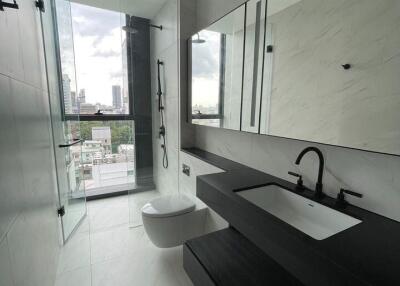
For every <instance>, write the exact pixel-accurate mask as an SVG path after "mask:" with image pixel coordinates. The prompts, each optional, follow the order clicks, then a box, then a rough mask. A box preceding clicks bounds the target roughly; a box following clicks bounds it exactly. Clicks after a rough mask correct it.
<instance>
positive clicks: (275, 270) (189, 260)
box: [183, 228, 302, 286]
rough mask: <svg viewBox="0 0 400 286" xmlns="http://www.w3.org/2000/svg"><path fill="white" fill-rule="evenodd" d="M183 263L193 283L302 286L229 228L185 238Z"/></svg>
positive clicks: (230, 285)
mask: <svg viewBox="0 0 400 286" xmlns="http://www.w3.org/2000/svg"><path fill="white" fill-rule="evenodd" d="M183 266H184V269H185V271H186V273H187V274H188V276H189V277H190V278H191V279H192V282H193V283H194V285H199V286H204V285H205V286H208V285H218V286H225V285H226V286H235V285H237V286H243V285H246V286H252V285H254V286H255V285H268V286H282V285H285V286H294V285H296V286H297V285H302V283H300V282H299V281H298V280H297V279H296V278H295V277H293V276H292V275H291V274H290V273H288V272H287V271H286V270H285V269H283V268H282V267H281V266H280V265H279V264H277V263H276V262H275V261H274V260H272V259H271V258H270V257H269V256H268V255H266V254H265V253H264V252H263V251H262V250H261V249H259V248H258V247H257V246H255V245H254V244H253V243H251V242H250V241H249V240H248V239H247V238H246V237H244V236H243V235H242V234H240V233H239V232H238V231H236V230H235V229H233V228H226V229H223V230H220V231H216V232H213V233H210V234H207V235H204V236H201V237H198V238H195V239H191V240H189V241H187V242H186V243H185V245H184V247H183Z"/></svg>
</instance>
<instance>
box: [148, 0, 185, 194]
mask: <svg viewBox="0 0 400 286" xmlns="http://www.w3.org/2000/svg"><path fill="white" fill-rule="evenodd" d="M151 21H152V23H154V24H157V25H162V26H163V30H162V31H160V30H157V29H152V30H151V42H150V45H151V56H150V64H151V86H152V93H151V96H152V99H153V100H152V103H153V104H152V107H153V108H152V110H153V168H154V180H155V184H156V187H157V190H158V191H159V192H160V193H161V194H171V193H178V191H179V190H178V189H179V183H178V163H179V159H178V158H179V153H178V150H179V128H178V127H179V102H178V98H179V95H178V93H179V86H178V84H179V81H178V3H177V1H176V0H169V1H167V2H166V3H165V5H164V6H163V7H162V8H161V10H160V11H159V12H158V13H157V15H156V16H155V17H154V19H152V20H151ZM157 59H159V60H161V61H163V62H164V65H163V66H162V67H161V88H162V92H163V102H164V106H165V109H164V123H165V128H166V134H167V135H166V145H167V151H168V162H169V166H168V168H167V169H164V168H163V164H162V160H163V152H162V149H161V147H160V146H161V144H162V140H161V139H159V136H158V131H159V127H160V113H159V112H158V108H157V107H158V98H157Z"/></svg>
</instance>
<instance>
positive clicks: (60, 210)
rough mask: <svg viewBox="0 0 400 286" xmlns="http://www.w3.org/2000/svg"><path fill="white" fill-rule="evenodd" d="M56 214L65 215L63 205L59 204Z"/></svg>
mask: <svg viewBox="0 0 400 286" xmlns="http://www.w3.org/2000/svg"><path fill="white" fill-rule="evenodd" d="M57 214H58V216H59V217H63V216H64V215H65V208H64V206H61V207H60V208H59V209H58V210H57Z"/></svg>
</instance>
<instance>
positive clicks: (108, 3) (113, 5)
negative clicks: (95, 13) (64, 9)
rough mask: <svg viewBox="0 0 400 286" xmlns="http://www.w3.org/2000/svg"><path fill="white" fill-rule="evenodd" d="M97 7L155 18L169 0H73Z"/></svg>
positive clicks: (72, 0) (73, 0)
mask: <svg viewBox="0 0 400 286" xmlns="http://www.w3.org/2000/svg"><path fill="white" fill-rule="evenodd" d="M71 2H75V3H80V4H85V5H88V6H93V7H97V8H102V9H107V10H113V11H117V12H122V13H126V14H129V15H133V16H137V17H143V18H147V19H150V20H151V19H153V18H154V17H155V16H156V15H157V12H158V11H160V9H161V8H162V7H163V6H164V4H165V2H167V0H71Z"/></svg>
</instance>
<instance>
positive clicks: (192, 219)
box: [142, 195, 207, 248]
mask: <svg viewBox="0 0 400 286" xmlns="http://www.w3.org/2000/svg"><path fill="white" fill-rule="evenodd" d="M206 211H207V207H206V206H205V204H204V203H202V202H201V201H200V200H199V199H197V198H195V197H189V196H188V195H169V196H162V197H159V198H156V199H153V200H151V201H150V202H148V203H147V204H146V205H144V206H143V208H142V219H143V225H144V228H145V230H146V233H147V235H148V236H149V238H150V240H151V241H152V242H153V243H154V244H155V245H156V246H158V247H161V248H167V247H174V246H178V245H181V244H183V243H184V242H185V241H186V240H188V239H191V238H193V237H197V236H200V235H202V234H203V233H204V227H205V219H206Z"/></svg>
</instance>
